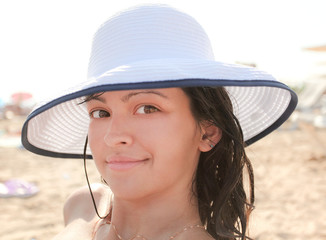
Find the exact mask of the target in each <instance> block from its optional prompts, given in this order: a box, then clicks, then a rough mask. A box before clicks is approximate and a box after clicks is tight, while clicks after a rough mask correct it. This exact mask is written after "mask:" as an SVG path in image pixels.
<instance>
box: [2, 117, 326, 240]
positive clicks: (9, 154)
mask: <svg viewBox="0 0 326 240" xmlns="http://www.w3.org/2000/svg"><path fill="white" fill-rule="evenodd" d="M21 124H22V119H15V120H13V121H4V120H1V121H0V130H1V133H2V138H4V137H7V138H8V139H9V137H11V139H14V138H13V137H17V136H18V135H19V130H20V127H21ZM4 129H6V130H4ZM247 153H248V155H249V157H250V159H251V161H252V163H253V167H254V171H255V186H256V187H255V190H256V204H255V205H256V209H255V210H254V212H253V215H252V218H251V224H250V229H251V230H250V232H251V236H252V237H254V238H255V239H257V240H272V239H273V240H278V239H291V240H296V239H302V240H303V239H305V240H306V239H310V240H325V239H326V129H315V128H314V127H312V126H309V125H306V124H300V125H299V127H298V128H297V129H295V130H289V129H286V128H282V129H280V130H277V131H275V132H274V133H272V134H270V135H269V136H267V137H265V138H264V139H263V140H261V141H259V142H257V143H255V144H254V145H253V146H250V147H248V148H247ZM88 170H89V176H90V180H91V182H98V181H99V176H98V174H97V172H96V169H95V166H94V165H93V162H92V161H88ZM0 171H1V174H0V182H4V181H6V180H9V179H22V180H25V181H28V182H31V183H35V184H36V185H37V186H38V188H39V190H40V191H39V193H38V194H36V195H35V196H32V197H30V198H0V226H1V227H0V239H3V240H32V239H33V240H44V239H51V238H52V237H53V236H54V235H55V234H56V233H58V232H59V231H61V230H62V229H63V227H64V226H63V220H62V208H63V204H64V202H65V199H66V198H67V197H68V196H69V194H70V193H71V192H72V191H74V190H75V189H77V188H78V187H80V186H84V185H85V184H86V181H85V176H84V172H83V166H82V160H76V159H54V158H48V157H43V156H38V155H35V154H32V153H30V152H27V151H26V150H24V149H22V148H19V147H8V146H7V147H0Z"/></svg>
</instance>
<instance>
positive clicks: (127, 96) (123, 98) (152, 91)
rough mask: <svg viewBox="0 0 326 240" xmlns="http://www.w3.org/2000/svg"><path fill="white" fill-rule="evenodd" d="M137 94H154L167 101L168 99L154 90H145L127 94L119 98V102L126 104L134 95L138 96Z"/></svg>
mask: <svg viewBox="0 0 326 240" xmlns="http://www.w3.org/2000/svg"><path fill="white" fill-rule="evenodd" d="M139 94H156V95H158V96H160V97H162V98H166V99H168V97H167V96H166V95H164V94H163V93H161V92H159V91H155V90H145V91H139V92H131V93H128V94H127V95H125V96H123V97H122V98H121V101H123V102H127V101H128V100H129V99H130V98H131V97H134V96H136V95H139Z"/></svg>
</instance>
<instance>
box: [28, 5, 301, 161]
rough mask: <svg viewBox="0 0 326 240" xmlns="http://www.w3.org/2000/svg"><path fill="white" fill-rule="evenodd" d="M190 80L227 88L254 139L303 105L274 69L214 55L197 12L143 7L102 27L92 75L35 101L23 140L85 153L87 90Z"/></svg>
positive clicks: (47, 151)
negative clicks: (194, 14) (268, 70)
mask: <svg viewBox="0 0 326 240" xmlns="http://www.w3.org/2000/svg"><path fill="white" fill-rule="evenodd" d="M191 86H224V87H225V89H226V90H227V92H228V94H229V96H230V98H231V101H232V103H233V108H234V113H235V115H236V116H237V118H238V120H239V122H240V125H241V127H242V130H243V134H244V140H245V142H246V144H247V145H249V144H251V143H253V142H255V141H257V140H259V139H260V138H262V137H264V136H265V135H267V134H269V133H270V132H272V131H273V130H275V129H276V128H278V127H279V126H280V125H281V124H282V123H283V122H284V121H285V120H286V119H287V118H288V117H289V116H290V115H291V113H292V112H293V111H294V109H295V107H296V104H297V96H296V94H295V93H294V92H293V91H292V90H291V89H290V88H289V87H287V86H286V85H285V84H283V83H281V82H278V81H277V80H276V79H274V77H273V76H271V75H270V74H268V73H265V72H263V71H260V70H258V69H256V68H250V67H245V66H242V65H236V64H226V63H222V62H218V61H215V59H214V54H213V52H212V48H211V45H210V41H209V39H208V37H207V35H206V33H205V32H204V30H203V28H202V27H201V26H200V25H199V24H198V22H197V21H196V20H194V19H193V18H192V17H191V16H189V15H187V14H185V13H183V12H180V11H178V10H176V9H174V8H171V7H169V6H166V5H142V6H137V7H134V8H131V9H127V10H125V11H123V12H120V13H118V14H116V15H114V16H113V17H112V18H110V19H109V20H108V21H106V22H105V23H104V24H103V25H102V26H101V27H100V28H99V30H98V31H97V32H96V34H95V36H94V40H93V47H92V52H91V57H90V62H89V71H88V78H87V80H86V81H84V82H82V83H81V84H79V85H78V86H75V87H72V88H70V89H69V90H68V91H66V92H65V93H63V94H61V95H59V96H57V97H55V98H53V99H52V100H49V101H46V102H43V103H41V104H39V105H38V106H36V108H35V109H34V110H33V111H32V113H31V114H30V115H29V116H28V118H27V120H26V122H25V124H24V126H23V130H22V143H23V145H24V147H25V148H26V149H28V150H30V151H32V152H34V153H37V154H41V155H45V156H52V157H65V158H81V157H82V153H83V148H84V143H85V139H86V136H87V131H88V123H89V116H88V113H87V111H86V106H85V104H79V103H80V102H82V101H83V99H84V96H86V95H90V94H93V93H98V92H104V91H114V90H131V89H150V88H169V87H191ZM87 154H88V157H91V152H90V150H89V149H88V150H87Z"/></svg>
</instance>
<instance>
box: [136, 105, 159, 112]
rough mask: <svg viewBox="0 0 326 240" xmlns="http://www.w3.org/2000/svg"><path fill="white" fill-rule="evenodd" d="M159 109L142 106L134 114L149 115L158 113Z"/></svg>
mask: <svg viewBox="0 0 326 240" xmlns="http://www.w3.org/2000/svg"><path fill="white" fill-rule="evenodd" d="M158 111H159V109H158V108H156V107H154V106H151V105H143V106H141V107H140V108H138V109H137V112H136V113H140V114H149V113H154V112H158Z"/></svg>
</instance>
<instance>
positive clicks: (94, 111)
mask: <svg viewBox="0 0 326 240" xmlns="http://www.w3.org/2000/svg"><path fill="white" fill-rule="evenodd" d="M146 107H149V108H150V109H154V111H153V112H149V113H146V112H145V108H146ZM142 108H144V113H139V110H140V109H142ZM159 111H160V110H159V109H158V108H157V107H155V106H152V105H141V106H140V107H138V108H137V110H136V113H139V114H151V113H155V112H159ZM94 113H98V116H97V117H95V116H94ZM101 113H104V114H105V116H102V117H101V116H100V114H101ZM89 116H90V117H91V118H95V119H98V118H105V117H110V116H111V114H110V113H109V112H108V111H105V110H102V109H97V110H93V111H91V112H90V113H89Z"/></svg>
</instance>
